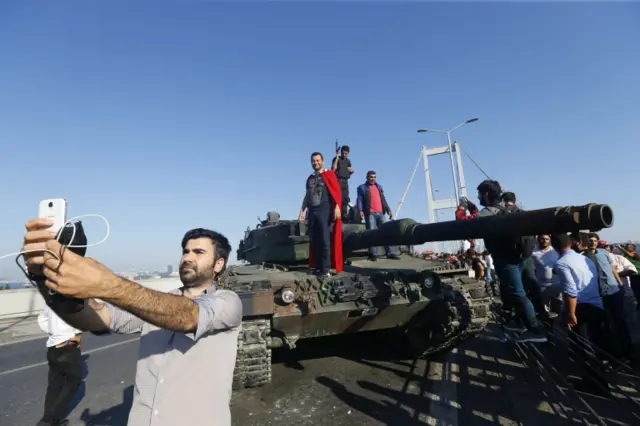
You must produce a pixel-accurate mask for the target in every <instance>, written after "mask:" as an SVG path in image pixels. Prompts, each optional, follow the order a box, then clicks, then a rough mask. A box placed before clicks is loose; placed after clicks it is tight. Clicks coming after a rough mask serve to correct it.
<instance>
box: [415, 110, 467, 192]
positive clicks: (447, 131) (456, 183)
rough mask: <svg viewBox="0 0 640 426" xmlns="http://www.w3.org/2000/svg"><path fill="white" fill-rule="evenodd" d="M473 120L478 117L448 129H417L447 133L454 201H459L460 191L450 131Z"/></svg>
mask: <svg viewBox="0 0 640 426" xmlns="http://www.w3.org/2000/svg"><path fill="white" fill-rule="evenodd" d="M475 121H478V118H470V119H468V120H466V121H464V122H462V123H460V124H458V125H457V126H455V127H453V128H451V129H449V130H438V129H418V133H425V132H436V133H446V135H447V145H448V147H449V158H450V160H451V176H452V177H453V189H454V191H455V194H456V202H457V203H459V202H460V193H459V191H458V178H457V175H456V166H455V162H454V160H453V147H452V146H451V132H453V131H454V130H456V129H458V128H460V127H462V126H464V125H465V124H469V123H473V122H475Z"/></svg>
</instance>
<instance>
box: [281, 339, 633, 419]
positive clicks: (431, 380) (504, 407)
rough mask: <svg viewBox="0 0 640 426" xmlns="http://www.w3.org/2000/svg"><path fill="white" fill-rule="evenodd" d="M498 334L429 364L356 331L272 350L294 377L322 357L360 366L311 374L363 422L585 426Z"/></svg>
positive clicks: (605, 403)
mask: <svg viewBox="0 0 640 426" xmlns="http://www.w3.org/2000/svg"><path fill="white" fill-rule="evenodd" d="M500 337H502V334H501V332H500V331H499V329H497V328H496V327H490V328H489V329H488V330H487V332H486V333H485V334H484V335H483V336H481V337H478V338H475V339H471V340H467V341H465V342H463V343H462V344H461V345H460V346H459V347H458V349H457V351H456V353H455V354H452V353H445V354H441V355H439V356H436V357H433V358H432V359H430V360H428V361H427V360H413V359H409V358H406V357H405V356H403V355H402V348H398V347H394V345H392V344H390V342H391V341H390V340H389V336H385V335H384V334H381V333H370V334H368V333H359V334H357V335H351V336H336V337H333V338H330V339H324V338H318V339H312V340H309V341H301V342H299V343H298V345H297V346H298V347H297V348H296V349H295V351H274V362H275V363H279V364H281V365H282V366H284V367H285V368H287V369H289V371H291V373H290V374H292V376H294V377H297V375H302V374H303V372H304V370H305V366H306V365H309V366H312V365H313V364H312V363H311V364H310V363H309V361H313V360H316V359H321V358H328V359H330V358H332V357H339V358H343V359H345V360H348V361H349V362H351V363H352V364H351V365H359V366H361V367H358V368H357V371H363V368H362V367H365V368H367V369H368V370H370V371H371V373H370V374H369V375H367V376H364V377H363V376H360V377H345V375H344V374H343V373H342V372H340V371H337V369H336V370H333V369H331V368H329V369H328V370H325V371H322V372H321V373H318V372H315V371H314V376H315V382H316V383H317V384H318V385H320V387H321V388H325V389H327V390H329V391H330V392H331V393H332V394H333V395H334V397H336V398H337V399H339V400H341V401H342V402H343V403H344V404H346V405H347V406H349V407H351V408H352V409H354V410H357V411H358V412H360V413H362V414H364V415H365V416H366V418H368V419H369V420H368V421H371V422H372V423H367V424H387V425H391V424H394V425H395V424H402V425H409V426H412V425H424V424H429V422H433V421H434V420H435V419H441V420H442V419H443V418H447V417H450V418H452V419H455V422H457V423H458V424H462V425H466V424H473V425H483V424H487V425H489V424H502V425H519V424H549V425H551V424H560V425H562V424H573V423H576V422H578V423H582V421H581V420H580V419H581V418H582V417H583V415H584V414H585V413H584V412H577V411H576V410H575V409H572V408H571V407H568V406H566V404H562V403H559V402H558V401H559V398H558V390H557V388H556V386H555V384H553V383H549V382H548V381H546V382H545V379H544V378H543V377H542V375H541V373H540V371H539V370H537V369H535V368H531V365H530V364H531V362H525V361H524V360H523V359H522V358H521V357H520V356H519V355H518V354H517V353H516V351H515V347H514V345H513V344H510V343H504V342H501V341H500ZM538 347H540V348H541V350H542V351H543V352H545V353H546V354H548V355H549V358H550V360H552V361H553V362H555V363H557V364H561V362H560V360H561V359H563V358H565V357H566V354H565V353H564V352H562V351H561V350H559V348H557V347H552V345H550V344H547V345H541V346H538ZM334 359H335V358H334ZM565 361H566V359H565ZM328 364H329V365H331V362H329V363H328ZM335 364H337V363H335ZM557 364H556V365H557ZM310 368H311V367H310ZM347 368H349V367H347ZM350 368H351V369H352V370H356V367H355V366H354V367H350ZM293 370H297V371H298V373H294V372H293ZM376 370H377V371H378V373H376V372H375V371H376ZM300 377H302V376H300ZM393 377H395V379H393ZM287 382H289V383H292V382H293V380H287ZM282 384H284V383H282ZM565 391H566V390H565ZM589 399H590V402H591V403H594V402H595V401H593V398H591V397H590V398H589ZM594 405H596V406H597V408H598V414H600V415H601V416H603V417H604V418H605V419H607V420H608V421H613V422H614V423H616V424H619V425H631V424H633V422H631V423H630V422H629V420H628V416H627V415H623V414H622V413H620V412H619V411H620V405H619V404H618V401H614V400H610V401H609V400H603V399H601V398H598V401H597V403H595V404H594ZM429 417H431V418H429ZM291 424H297V423H291ZM301 424H302V423H301ZM349 424H350V423H349ZM596 424H597V423H596Z"/></svg>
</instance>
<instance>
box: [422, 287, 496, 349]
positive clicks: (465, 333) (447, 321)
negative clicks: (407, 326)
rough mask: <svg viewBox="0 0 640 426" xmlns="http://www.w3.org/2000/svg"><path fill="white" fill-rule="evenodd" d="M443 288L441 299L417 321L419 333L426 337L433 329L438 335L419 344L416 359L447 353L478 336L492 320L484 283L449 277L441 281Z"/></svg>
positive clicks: (428, 308)
mask: <svg viewBox="0 0 640 426" xmlns="http://www.w3.org/2000/svg"><path fill="white" fill-rule="evenodd" d="M442 286H443V293H444V298H443V299H442V300H439V301H434V302H432V304H430V306H429V307H427V308H426V309H425V314H426V315H425V316H422V318H420V319H419V320H418V321H420V322H422V324H419V325H417V327H416V329H417V331H418V333H425V334H426V333H428V332H429V330H433V329H434V328H435V329H438V330H439V331H441V333H438V334H439V335H438V336H437V337H436V338H435V339H434V338H432V339H429V340H428V341H426V342H421V343H420V346H421V349H420V351H419V353H414V354H413V355H414V356H416V357H420V358H423V357H427V356H430V355H435V354H437V353H440V352H443V351H446V350H449V349H451V348H452V347H454V346H455V345H457V344H458V343H459V342H461V341H462V340H465V339H468V338H471V337H475V336H477V335H478V334H479V333H481V332H482V331H483V330H484V329H485V327H486V326H487V324H488V323H489V321H490V320H491V315H492V314H491V303H492V300H491V297H490V296H489V294H488V292H487V290H486V287H485V284H484V283H483V282H480V281H475V280H470V279H468V278H467V277H455V278H454V277H452V278H444V279H442ZM431 305H433V306H431ZM421 338H424V336H423V337H421ZM425 346H426V348H425Z"/></svg>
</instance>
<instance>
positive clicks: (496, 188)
mask: <svg viewBox="0 0 640 426" xmlns="http://www.w3.org/2000/svg"><path fill="white" fill-rule="evenodd" d="M478 192H479V193H480V194H487V195H488V197H489V202H491V203H497V202H498V201H500V194H502V187H501V186H500V183H499V182H498V181H497V180H490V179H487V180H483V181H482V182H481V183H480V185H478Z"/></svg>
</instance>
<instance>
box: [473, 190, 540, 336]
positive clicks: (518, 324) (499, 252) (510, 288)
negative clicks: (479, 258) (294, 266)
mask: <svg viewBox="0 0 640 426" xmlns="http://www.w3.org/2000/svg"><path fill="white" fill-rule="evenodd" d="M501 194H502V188H501V186H500V183H498V182H497V181H495V180H485V181H483V182H482V183H480V185H478V200H479V201H480V204H481V205H482V206H484V208H483V209H482V210H480V212H479V213H478V217H484V216H493V215H500V214H509V213H511V212H514V211H516V210H515V209H513V207H512V206H506V205H505V204H504V203H502V202H501V199H500V195H501ZM525 243H526V240H525V239H524V238H522V237H521V236H514V237H513V238H485V239H484V244H485V247H486V248H487V250H488V251H489V253H491V256H493V262H494V265H495V268H496V274H497V275H498V278H499V279H500V295H501V298H502V303H503V308H504V309H505V310H511V309H513V310H514V311H515V314H516V316H515V317H514V318H513V319H511V320H510V321H508V322H507V323H506V324H505V325H504V328H505V329H507V330H509V331H515V332H522V334H521V335H520V336H518V337H517V339H516V340H517V341H519V342H546V341H547V336H546V334H545V332H544V329H543V328H542V327H541V325H540V323H539V321H538V319H537V317H536V312H535V309H534V308H533V304H532V303H531V300H529V298H528V297H527V293H526V291H525V286H524V283H523V271H524V267H525V263H526V261H527V260H528V258H529V257H530V256H531V253H529V252H528V251H529V248H528V247H526V246H525ZM530 251H531V252H533V247H531V248H530Z"/></svg>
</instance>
